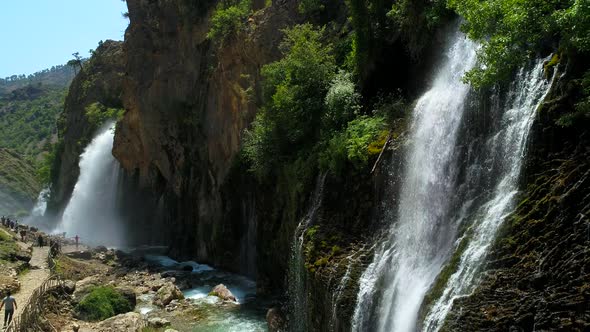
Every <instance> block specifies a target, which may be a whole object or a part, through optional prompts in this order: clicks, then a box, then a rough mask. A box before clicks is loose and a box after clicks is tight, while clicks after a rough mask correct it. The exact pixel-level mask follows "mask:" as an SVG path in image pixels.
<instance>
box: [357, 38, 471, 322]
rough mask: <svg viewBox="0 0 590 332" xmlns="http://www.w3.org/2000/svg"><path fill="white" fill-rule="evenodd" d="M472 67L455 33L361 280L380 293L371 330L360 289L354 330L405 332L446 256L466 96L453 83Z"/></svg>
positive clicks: (465, 44)
mask: <svg viewBox="0 0 590 332" xmlns="http://www.w3.org/2000/svg"><path fill="white" fill-rule="evenodd" d="M474 63H475V45H474V44H473V43H472V42H471V41H469V40H468V39H467V38H465V37H464V36H463V35H462V34H460V33H457V34H456V36H455V37H454V38H453V43H452V44H451V46H450V48H449V50H448V52H447V54H446V60H445V62H444V64H443V65H442V66H441V68H440V70H439V72H438V73H437V75H436V78H435V80H434V82H433V85H432V88H431V89H430V90H429V91H428V92H426V93H425V94H424V95H423V96H422V97H421V98H420V99H419V100H418V102H417V104H416V107H415V109H414V115H413V120H412V127H411V132H412V134H411V146H410V148H409V151H408V152H407V155H406V165H405V171H404V177H403V179H404V183H403V185H402V188H401V192H400V195H399V196H400V203H399V207H398V212H397V219H398V220H397V222H396V223H393V225H392V229H391V234H390V236H389V239H388V240H387V241H386V243H385V244H384V245H383V246H382V247H381V248H380V249H378V250H377V251H376V253H375V259H374V260H375V261H374V262H373V264H371V266H370V267H369V269H368V270H367V271H366V272H365V273H364V275H363V278H362V280H363V281H364V282H368V283H371V284H372V285H375V282H376V281H378V280H376V279H380V280H379V281H380V282H381V283H383V285H384V287H385V289H384V292H383V294H382V296H381V298H380V300H379V301H378V304H377V306H378V308H377V312H378V316H377V319H378V320H377V321H376V325H374V326H373V325H372V324H371V323H370V322H369V321H368V320H370V319H368V318H369V317H367V315H365V310H366V309H367V308H368V307H367V304H370V303H365V301H366V300H367V297H372V296H373V294H372V293H373V290H367V289H366V285H361V292H360V293H359V299H358V300H359V303H358V307H357V309H356V310H355V321H354V322H353V328H354V329H357V330H367V328H368V327H370V328H371V329H377V330H378V331H412V330H413V329H414V326H415V322H416V317H417V314H418V309H419V308H420V304H421V303H422V299H423V297H424V295H425V294H426V292H427V291H428V289H429V287H430V285H431V284H432V282H433V281H434V279H435V278H436V276H437V274H438V272H439V271H440V269H441V266H442V265H443V263H444V261H445V259H446V257H447V256H448V251H449V248H450V247H451V245H450V244H452V242H453V237H454V234H455V228H454V227H452V225H448V224H446V223H445V222H444V221H445V219H446V218H447V216H448V214H449V208H450V207H451V202H450V201H449V194H450V193H451V192H452V189H453V188H454V186H455V182H456V181H455V180H456V178H457V167H456V165H455V163H456V157H457V156H456V153H455V152H456V151H455V149H454V147H455V140H456V138H457V133H458V129H459V125H460V123H461V117H462V114H463V109H464V103H465V100H466V97H467V95H468V93H469V86H467V85H465V84H463V83H462V82H461V78H462V76H463V75H464V73H465V71H466V70H469V69H470V68H471V67H472V66H473V65H474ZM371 279H373V280H371ZM364 287H365V289H364V290H363V288H364ZM363 293H364V294H363Z"/></svg>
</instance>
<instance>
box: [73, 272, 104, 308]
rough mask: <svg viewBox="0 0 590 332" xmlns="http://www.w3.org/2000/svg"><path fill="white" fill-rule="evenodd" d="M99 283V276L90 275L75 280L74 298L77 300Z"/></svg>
mask: <svg viewBox="0 0 590 332" xmlns="http://www.w3.org/2000/svg"><path fill="white" fill-rule="evenodd" d="M101 284H102V283H101V282H100V278H99V277H98V276H90V277H86V278H84V279H82V280H79V281H78V282H76V285H75V287H74V288H75V290H74V300H75V301H77V302H79V301H80V300H81V299H82V298H83V297H84V296H86V295H87V294H88V293H90V290H91V289H92V288H93V287H96V286H99V285H101Z"/></svg>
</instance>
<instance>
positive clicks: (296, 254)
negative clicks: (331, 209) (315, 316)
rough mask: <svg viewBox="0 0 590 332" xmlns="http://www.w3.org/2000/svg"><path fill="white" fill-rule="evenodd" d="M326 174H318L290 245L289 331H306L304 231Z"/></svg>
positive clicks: (317, 206)
mask: <svg viewBox="0 0 590 332" xmlns="http://www.w3.org/2000/svg"><path fill="white" fill-rule="evenodd" d="M326 174H327V173H324V174H320V175H319V176H318V180H317V183H316V186H315V189H314V192H313V194H312V197H311V205H310V207H309V209H308V211H307V214H306V215H305V216H304V217H303V218H302V219H301V220H300V221H299V225H297V228H296V229H295V234H294V236H293V242H292V245H291V257H290V261H289V275H288V278H289V289H288V292H289V294H288V295H289V331H294V332H305V331H308V328H307V321H308V317H307V314H308V305H307V286H306V284H305V265H304V257H303V243H304V237H305V231H306V230H307V228H308V227H309V226H310V224H311V223H312V222H313V221H314V220H315V219H316V216H317V214H318V211H319V209H320V206H321V205H322V195H323V192H324V183H325V181H326Z"/></svg>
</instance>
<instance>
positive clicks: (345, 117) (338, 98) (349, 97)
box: [324, 71, 361, 130]
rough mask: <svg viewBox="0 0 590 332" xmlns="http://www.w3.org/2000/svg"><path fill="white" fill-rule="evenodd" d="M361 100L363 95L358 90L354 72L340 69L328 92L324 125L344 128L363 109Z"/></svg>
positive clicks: (337, 128) (338, 128)
mask: <svg viewBox="0 0 590 332" xmlns="http://www.w3.org/2000/svg"><path fill="white" fill-rule="evenodd" d="M360 101H361V95H360V94H359V93H358V92H356V89H355V85H354V82H353V81H352V74H350V73H348V72H345V71H340V72H339V73H338V75H336V77H335V78H334V79H333V80H332V83H331V84H330V89H329V90H328V93H327V94H326V99H325V104H326V113H325V114H324V126H325V127H326V128H332V129H336V130H340V129H342V128H343V127H344V126H345V125H346V124H347V123H348V122H349V121H350V120H352V119H354V117H355V116H357V115H358V113H359V111H360V109H361V106H360Z"/></svg>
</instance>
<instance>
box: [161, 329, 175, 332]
mask: <svg viewBox="0 0 590 332" xmlns="http://www.w3.org/2000/svg"><path fill="white" fill-rule="evenodd" d="M164 332H178V331H177V330H175V329H166V330H164Z"/></svg>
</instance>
